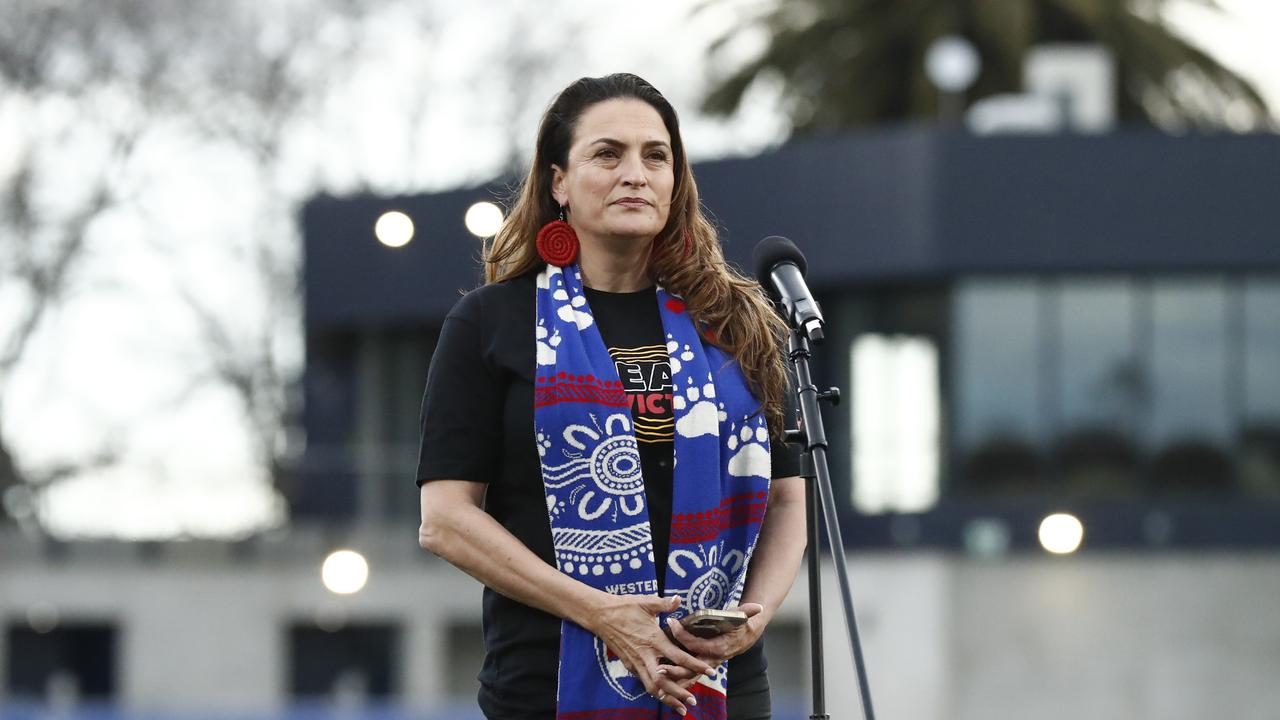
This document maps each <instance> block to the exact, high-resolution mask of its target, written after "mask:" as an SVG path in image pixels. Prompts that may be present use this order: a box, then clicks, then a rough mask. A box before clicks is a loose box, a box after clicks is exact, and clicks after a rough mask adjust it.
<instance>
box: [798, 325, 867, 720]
mask: <svg viewBox="0 0 1280 720" xmlns="http://www.w3.org/2000/svg"><path fill="white" fill-rule="evenodd" d="M807 330H808V328H803V329H802V328H792V330H791V339H790V341H789V342H788V343H787V356H788V358H789V359H790V361H791V364H792V365H793V366H794V367H795V372H796V386H797V390H796V395H797V396H798V398H799V400H800V427H799V429H796V430H788V431H787V433H786V434H787V442H788V443H794V444H802V445H804V453H803V454H802V456H801V475H802V476H803V477H804V478H805V499H806V513H805V515H806V520H807V525H808V533H809V550H808V555H809V557H808V563H809V649H810V652H811V653H812V663H813V665H812V666H813V714H811V715H810V716H809V718H810V720H827V719H828V718H830V715H828V714H827V711H826V681H825V677H824V673H825V670H824V667H823V659H822V579H821V573H822V568H821V563H820V559H819V557H818V555H819V544H818V543H819V538H818V509H819V507H821V509H822V514H823V519H824V521H825V525H826V527H827V541H828V545H829V546H830V548H831V555H832V559H833V560H834V562H835V566H836V577H837V578H838V580H839V582H840V600H841V601H842V603H843V609H844V622H845V627H846V628H847V629H848V631H849V646H850V648H851V650H852V652H853V666H854V670H855V671H856V672H857V674H858V695H859V698H860V699H861V701H862V717H863V718H865V720H875V711H874V710H873V709H872V707H871V688H870V686H869V685H868V683H867V672H866V667H865V663H864V661H863V658H862V643H861V641H860V640H859V638H858V620H857V618H856V617H855V616H854V613H853V600H852V596H851V594H850V591H849V572H848V568H847V566H846V563H845V558H844V541H843V540H842V539H841V537H840V521H839V519H838V518H837V517H836V504H835V496H834V495H833V493H832V491H831V472H830V470H829V469H828V468H827V435H826V430H825V429H824V427H823V424H822V411H821V409H820V406H819V403H820V402H827V403H831V404H832V405H835V404H838V403H839V402H840V390H839V389H838V388H828V389H826V390H818V388H817V386H815V385H814V384H813V379H812V377H811V376H810V373H809V359H810V357H812V355H811V353H810V352H809V337H808V335H807ZM815 338H816V339H818V340H819V341H820V340H821V335H820V334H816V335H815Z"/></svg>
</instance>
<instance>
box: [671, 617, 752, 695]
mask: <svg viewBox="0 0 1280 720" xmlns="http://www.w3.org/2000/svg"><path fill="white" fill-rule="evenodd" d="M736 609H737V610H740V611H742V612H744V613H746V614H747V621H746V622H745V623H743V624H742V625H739V626H738V627H736V628H734V629H733V630H730V631H729V632H727V633H722V634H720V635H717V636H715V637H710V638H700V637H698V636H697V635H694V634H693V633H691V632H689V631H688V630H686V629H685V627H684V625H681V624H680V622H679V621H678V620H675V619H669V620H668V621H667V628H668V629H669V630H670V634H671V637H672V639H673V640H675V641H676V643H678V644H679V645H680V646H681V647H683V648H684V649H686V650H688V651H689V652H690V653H691V654H693V655H696V656H697V657H698V658H699V659H700V660H706V661H707V662H708V663H710V664H711V665H712V666H718V665H720V664H721V663H723V662H724V661H726V660H728V659H729V658H732V657H736V656H738V655H741V654H742V653H744V652H746V651H747V650H750V649H751V646H753V645H755V644H756V641H757V640H759V639H760V635H761V634H763V633H764V627H765V625H766V624H768V622H769V621H768V618H767V617H766V616H765V614H764V606H763V605H761V604H760V603H743V604H741V605H739V606H738V607H737V608H736ZM662 667H664V668H666V672H667V676H668V677H670V678H671V679H673V680H675V681H677V682H678V683H680V684H681V685H682V686H686V681H687V684H688V685H692V684H693V681H695V680H697V676H696V675H695V674H694V673H692V672H691V671H689V670H687V669H686V668H683V667H680V666H678V665H663V666H662Z"/></svg>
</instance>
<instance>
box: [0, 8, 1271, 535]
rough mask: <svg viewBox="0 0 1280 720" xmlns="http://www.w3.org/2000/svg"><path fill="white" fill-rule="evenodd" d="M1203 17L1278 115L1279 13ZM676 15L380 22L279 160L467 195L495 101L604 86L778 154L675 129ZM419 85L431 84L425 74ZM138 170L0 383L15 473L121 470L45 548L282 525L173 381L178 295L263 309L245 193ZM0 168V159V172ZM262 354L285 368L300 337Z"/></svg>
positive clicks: (751, 116) (709, 28)
mask: <svg viewBox="0 0 1280 720" xmlns="http://www.w3.org/2000/svg"><path fill="white" fill-rule="evenodd" d="M1221 4H1222V5H1223V7H1225V8H1227V9H1228V11H1229V12H1230V13H1231V15H1230V16H1228V17H1217V16H1215V15H1214V14H1212V13H1209V12H1206V11H1204V10H1203V9H1201V8H1198V7H1196V6H1194V4H1193V3H1190V2H1188V3H1186V4H1185V5H1184V6H1182V7H1180V8H1178V9H1177V10H1176V11H1175V13H1174V15H1173V17H1174V19H1175V21H1176V22H1177V23H1178V24H1179V26H1180V27H1182V28H1184V29H1185V30H1186V32H1187V33H1188V34H1189V35H1191V36H1192V37H1193V38H1195V39H1197V40H1199V41H1200V42H1202V43H1203V44H1204V45H1206V46H1207V47H1209V48H1211V49H1212V51H1213V52H1214V54H1216V55H1217V56H1218V57H1219V58H1220V59H1221V60H1222V61H1224V62H1225V63H1226V64H1228V65H1229V66H1231V67H1233V68H1235V69H1237V70H1239V71H1240V72H1241V73H1243V74H1245V75H1246V76H1248V77H1251V78H1252V79H1254V80H1255V81H1256V82H1257V83H1258V84H1259V85H1260V87H1261V88H1262V90H1263V92H1264V93H1265V94H1266V95H1267V96H1268V98H1269V99H1270V100H1271V102H1272V103H1273V104H1274V105H1276V106H1280V50H1277V48H1280V44H1277V43H1276V42H1275V37H1276V36H1277V32H1278V31H1280V2H1275V1H1274V0H1221ZM444 5H445V4H443V3H441V6H444ZM521 5H522V4H520V3H518V2H517V3H515V4H514V6H516V7H520V6H521ZM690 5H691V3H688V2H671V3H650V4H647V5H645V7H644V10H643V12H642V13H640V14H639V15H637V13H636V11H635V10H634V9H631V7H630V6H624V5H620V4H617V3H597V2H585V1H582V2H564V3H561V4H560V5H558V6H557V7H560V8H561V9H562V10H563V17H564V19H563V23H564V26H565V27H576V28H577V31H576V32H574V33H573V36H574V42H572V43H569V42H566V39H565V37H563V36H561V35H560V34H558V33H557V30H558V28H559V27H561V26H560V25H558V24H557V23H544V22H539V23H532V22H530V23H527V24H526V27H528V28H538V29H537V30H534V29H530V30H528V32H527V33H521V34H518V35H512V34H511V33H510V32H509V31H508V30H507V29H506V28H502V27H498V26H496V24H495V18H496V17H497V15H495V14H494V13H492V12H478V11H477V10H476V8H475V6H474V5H473V4H470V3H453V4H449V6H450V7H452V9H451V10H442V12H447V13H452V15H450V16H448V17H447V18H445V19H446V20H447V22H448V25H447V27H449V29H450V32H449V33H447V34H446V35H444V36H442V37H439V38H436V39H435V40H433V41H432V42H430V43H424V42H423V41H422V38H420V37H416V36H415V35H414V34H412V33H411V32H409V28H410V26H409V25H408V24H406V23H404V22H400V21H399V20H400V19H398V18H397V16H396V15H395V14H394V13H390V14H388V15H387V16H386V17H384V18H382V19H381V20H380V21H379V22H378V23H377V24H376V25H375V26H374V28H373V31H374V32H376V33H378V34H379V36H380V38H381V39H380V42H379V43H378V44H377V51H376V52H373V53H371V54H369V55H368V56H366V57H365V58H363V60H362V62H361V65H360V67H359V69H358V70H357V71H356V73H355V75H354V77H355V80H354V82H352V83H350V84H348V85H345V86H343V88H342V92H341V93H340V94H338V95H336V96H335V97H334V98H333V102H332V103H331V105H330V106H329V107H328V108H327V109H326V111H325V112H324V113H323V114H322V116H320V117H317V118H316V120H315V122H314V123H313V124H312V125H311V126H310V127H309V128H307V130H306V132H302V133H299V136H298V138H297V139H296V142H295V144H294V145H293V146H292V147H291V148H290V152H292V153H294V154H295V155H296V157H297V158H298V159H297V161H296V172H297V175H298V178H299V180H298V183H299V185H300V186H301V185H303V184H305V183H304V180H303V179H302V178H305V177H310V176H311V174H312V173H313V171H314V172H318V173H319V175H320V176H321V178H322V179H323V184H324V186H325V187H326V188H327V189H328V190H330V191H332V192H336V193H343V192H350V191H352V190H354V189H356V188H357V187H358V183H360V182H363V183H366V184H368V185H369V186H370V187H372V188H373V189H374V190H376V191H379V192H384V193H402V192H419V191H432V190H440V189H445V188H448V187H451V186H456V185H462V184H470V183H474V182H477V181H481V180H485V179H487V178H489V177H491V176H492V175H493V173H495V172H496V171H497V170H498V169H500V168H501V167H502V166H503V163H504V162H505V161H506V159H507V158H508V157H509V155H510V153H511V151H512V150H511V140H512V138H511V137H510V129H509V127H508V124H507V122H506V121H505V120H504V119H503V112H504V111H503V110H502V108H503V102H505V100H504V98H506V97H507V96H508V95H509V94H510V92H511V91H512V89H513V88H515V89H517V90H520V91H521V92H525V93H527V97H528V98H529V101H528V102H527V107H526V108H525V111H524V112H523V113H522V114H521V121H520V122H518V123H517V124H518V125H522V126H524V128H525V131H524V132H522V133H521V134H523V136H524V137H523V139H522V142H523V143H524V144H525V145H531V143H532V138H533V134H534V126H535V124H536V121H537V116H538V113H539V112H540V111H541V109H542V107H544V106H545V104H546V102H547V101H549V99H550V98H551V96H552V94H554V92H555V91H556V90H557V89H559V88H560V87H563V86H564V85H565V84H566V83H568V82H570V81H572V80H573V79H575V78H577V77H580V76H583V75H602V74H606V73H610V72H616V71H620V70H627V71H631V72H636V73H637V74H640V75H642V76H644V77H646V78H647V79H649V80H650V81H651V82H653V83H654V84H655V85H656V86H657V87H658V88H659V89H661V90H662V91H663V92H664V93H665V94H666V95H667V96H668V97H669V98H670V99H671V100H672V102H673V104H674V105H675V106H676V107H677V109H678V110H680V111H681V113H682V121H683V125H684V131H685V138H686V142H687V144H688V146H689V148H690V154H691V155H692V156H694V157H695V159H697V158H708V157H715V156H722V155H725V154H751V153H755V152H759V151H760V150H762V149H764V148H767V147H769V146H771V145H773V144H776V143H777V142H780V141H781V140H782V139H783V138H784V136H785V132H786V125H785V122H784V121H783V119H782V118H781V117H780V115H779V113H778V111H777V109H776V106H775V105H774V103H773V102H772V100H773V96H772V94H771V92H770V91H769V89H767V88H765V89H762V90H760V91H759V92H757V93H755V94H754V95H753V96H752V97H750V98H749V99H748V102H747V104H746V106H745V107H744V109H743V112H742V113H740V115H739V116H738V117H737V118H734V119H732V120H730V121H709V120H706V119H704V118H699V117H698V116H697V115H696V114H695V113H694V109H695V108H696V105H697V100H698V98H699V96H700V93H701V92H702V90H703V87H704V80H705V70H704V67H703V65H704V63H703V48H704V47H705V44H706V42H707V40H708V39H709V38H710V37H712V36H714V35H715V34H716V31H717V30H718V28H719V27H720V24H721V23H723V21H724V18H723V17H720V16H706V17H703V18H701V19H699V20H698V21H694V22H690V21H689V20H688V19H687V17H686V16H687V8H688V7H690ZM523 7H525V8H526V9H524V10H523V12H525V13H531V12H538V13H539V17H541V18H544V19H545V18H546V17H548V16H549V15H554V14H555V13H548V12H547V11H546V7H547V6H546V5H544V4H538V6H537V7H533V6H532V4H523ZM529 8H532V9H529ZM530 17H532V16H530ZM575 23H576V25H574V24H575ZM517 37H518V38H519V42H527V43H529V44H530V47H532V48H538V47H545V48H549V49H550V50H551V51H552V53H553V57H554V62H553V63H552V64H551V65H550V66H549V67H548V68H546V71H545V74H544V75H543V76H541V77H534V78H532V79H529V80H528V82H526V83H524V84H521V83H514V84H513V83H512V82H511V81H510V79H509V78H507V77H505V76H504V73H503V68H502V67H500V66H498V65H497V64H496V62H495V58H498V57H501V56H502V53H503V49H504V43H509V42H514V41H516V40H515V38H517ZM761 41H762V39H761V38H744V39H743V40H742V41H741V42H740V43H739V44H738V46H737V47H736V48H735V52H736V53H738V54H740V55H741V54H747V53H750V52H752V51H753V50H754V49H755V48H758V47H759V43H760V42H761ZM442 59H447V62H443V61H442ZM433 61H434V62H433ZM423 67H429V68H431V69H430V70H428V71H426V72H425V74H424V71H423V69H422V68H423ZM423 83H426V84H427V85H426V87H427V88H429V90H428V92H429V95H430V98H431V100H432V102H433V103H435V104H434V105H433V107H449V111H447V112H445V111H439V110H430V109H428V110H427V111H425V113H424V114H423V115H422V117H423V118H425V122H414V121H413V118H411V117H409V115H410V114H409V113H406V112H405V111H404V107H405V103H406V93H405V90H404V88H405V87H406V86H412V87H423V85H422V84H423ZM459 98H461V99H465V102H463V103H458V102H457V99H459ZM65 112H71V113H74V112H75V109H74V108H69V109H66V110H65ZM19 117H20V108H18V109H15V108H14V107H11V106H7V105H0V135H3V134H5V131H6V130H7V129H12V128H14V127H16V126H15V125H14V124H15V123H18V122H20V120H19V119H18V118H19ZM10 150H11V148H10ZM527 150H528V147H526V148H524V151H527ZM151 152H152V153H153V155H154V168H155V170H154V173H153V175H152V177H151V178H150V181H149V185H148V186H147V187H148V191H147V194H146V198H145V201H144V203H143V206H142V208H141V210H140V211H134V212H127V213H120V214H118V215H114V216H111V217H108V218H106V219H105V220H104V222H102V223H99V225H98V226H97V227H95V231H94V237H93V248H94V251H93V252H94V257H93V262H91V263H90V264H89V265H88V267H87V269H86V271H85V273H84V276H83V277H81V278H79V282H80V285H79V286H80V287H82V288H83V289H82V290H81V291H80V292H78V293H77V294H76V295H74V296H73V297H72V298H71V299H70V300H69V301H68V302H67V303H66V305H65V308H64V309H63V310H61V311H59V312H57V313H55V314H54V316H53V317H52V318H50V320H49V322H47V323H45V325H44V326H43V327H42V329H41V331H40V333H39V335H38V336H37V338H36V339H35V342H34V345H33V349H32V352H31V353H30V355H29V356H28V358H27V359H26V361H25V362H24V364H23V365H22V366H21V367H20V368H19V369H18V371H17V372H16V374H15V377H14V378H13V382H11V383H10V385H9V387H10V388H11V395H10V397H8V398H7V402H6V405H5V408H4V412H5V417H4V423H3V427H5V428H6V431H7V432H8V433H9V436H10V439H11V441H12V442H13V444H14V445H15V446H16V447H17V448H18V450H19V452H20V453H21V457H22V460H23V462H24V463H30V464H35V465H46V464H48V463H51V462H56V461H58V460H59V459H60V458H65V457H76V456H79V455H81V454H84V453H87V452H90V451H92V449H93V448H95V447H98V446H100V445H101V444H102V443H103V442H104V440H106V439H108V438H121V439H123V440H124V441H125V445H126V462H125V463H123V464H121V465H120V466H119V467H116V468H113V469H111V470H108V471H103V472H100V473H94V474H91V475H87V476H84V477H81V478H79V479H76V480H72V481H69V482H66V483H64V484H62V485H60V486H59V487H58V488H57V489H56V490H55V491H53V492H51V493H49V494H48V495H47V496H46V497H45V498H44V502H43V507H42V512H43V514H44V517H45V519H46V522H47V524H48V526H49V527H50V528H51V529H52V530H53V531H54V532H55V533H56V534H59V535H63V536H73V535H90V536H103V535H111V536H121V537H132V538H142V537H172V536H181V535H187V534H189V535H220V536H225V535H235V534H240V533H245V532H248V531H251V530H253V529H255V528H261V527H265V526H270V525H273V524H277V523H279V522H281V520H282V519H283V514H282V512H283V509H282V508H281V507H280V505H279V503H278V502H277V501H276V500H275V499H274V498H273V497H272V494H271V493H270V492H269V490H268V489H267V487H266V484H265V481H264V479H263V477H262V476H261V474H260V472H259V471H258V470H256V469H255V467H254V463H253V461H252V458H251V454H250V447H249V443H248V439H247V434H246V432H245V428H244V427H243V423H242V422H241V421H240V420H239V417H240V415H239V410H238V407H237V405H236V401H235V398H234V397H233V396H232V395H231V394H230V393H228V392H226V391H225V390H223V389H221V388H219V387H217V386H214V385H204V386H200V387H198V388H197V389H196V390H195V391H193V392H190V393H186V392H184V388H185V386H186V384H187V383H188V382H189V380H190V377H191V372H190V369H191V368H192V367H198V366H199V364H200V363H201V362H202V361H203V358H201V357H200V356H199V354H198V349H199V347H200V344H201V343H200V340H199V338H198V337H197V336H196V334H195V328H194V327H193V324H192V322H191V318H190V316H189V315H188V314H186V313H185V312H184V311H183V310H182V309H181V308H180V307H179V306H178V303H176V301H175V288H176V287H177V286H178V285H182V286H186V287H191V288H194V291H195V292H197V293H199V294H200V295H201V296H202V297H204V298H207V299H209V300H211V301H213V302H218V303H230V304H231V306H243V307H244V308H245V312H246V314H247V315H252V314H253V313H254V312H261V311H263V308H261V307H258V306H256V305H255V303H260V302H262V299H261V298H259V297H255V295H254V291H253V284H252V283H251V282H249V281H248V280H247V279H245V278H243V277H241V276H240V275H239V274H238V273H240V272H242V270H240V269H238V268H237V267H235V266H234V264H232V263H228V262H227V261H226V253H227V238H228V237H234V236H236V235H237V233H238V232H239V231H238V229H237V228H238V227H240V226H243V225H244V223H247V222H249V221H250V220H251V219H252V218H254V217H255V214H254V212H253V209H254V207H255V203H256V202H258V199H257V197H256V194H255V192H254V185H253V183H254V182H255V180H254V177H253V175H252V173H251V172H250V171H249V169H247V168H246V166H245V164H244V163H243V162H240V161H238V160H236V158H234V157H228V156H227V155H226V154H225V153H221V152H219V149H218V148H216V147H208V146H202V145H195V144H191V143H187V142H184V141H182V140H181V139H174V140H173V141H172V143H171V144H170V145H168V146H157V147H156V148H154V149H152V150H151ZM4 155H5V148H4V147H3V145H2V144H0V169H2V168H3V164H4ZM406 157H409V158H415V160H414V161H412V162H406V161H405V158H406ZM175 158H176V160H175ZM69 182H70V180H69ZM154 233H165V234H171V236H173V237H181V238H182V251H181V252H180V253H179V256H178V257H176V258H175V257H165V256H160V255H158V254H157V252H156V249H155V244H154V243H150V242H147V241H145V240H144V239H143V238H145V237H146V236H147V235H148V234H154ZM0 321H3V318H2V317H0ZM281 343H282V346H283V347H284V349H285V352H286V355H287V356H289V357H292V358H293V360H294V362H300V359H301V357H300V355H301V343H300V335H298V334H294V335H293V336H291V337H286V338H282V339H281ZM832 381H833V382H836V383H837V384H839V382H840V380H839V379H834V378H833V379H832ZM419 391H420V388H407V389H406V392H414V393H417V392H419ZM408 482H409V479H408V478H406V483H408Z"/></svg>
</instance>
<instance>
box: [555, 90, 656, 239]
mask: <svg viewBox="0 0 1280 720" xmlns="http://www.w3.org/2000/svg"><path fill="white" fill-rule="evenodd" d="M551 167H552V170H553V173H554V174H553V177H552V181H551V192H552V195H553V196H554V197H555V199H556V202H558V203H560V204H561V205H563V206H567V212H568V217H569V221H570V223H571V224H572V225H573V227H574V230H575V231H577V233H578V234H579V236H582V237H585V238H588V239H591V240H607V239H610V238H642V239H646V240H647V239H651V238H653V237H654V236H655V235H657V234H658V232H659V231H661V230H662V228H663V227H664V226H665V225H666V224H667V216H668V215H669V214H670V212H671V191H672V188H673V187H674V186H675V170H674V154H673V153H672V150H671V136H670V134H669V133H667V128H666V125H664V124H663V123H662V117H661V116H660V115H658V111H656V110H654V109H653V107H652V106H650V105H649V104H648V103H646V102H644V101H642V100H635V99H632V98H625V99H622V98H619V99H614V100H605V101H603V102H599V103H596V104H595V105H592V106H591V107H589V108H587V109H586V110H585V111H584V112H583V113H582V115H581V117H579V118H578V126H577V128H576V129H575V131H574V134H573V141H572V143H571V144H570V146H569V157H568V162H567V163H566V167H563V168H561V167H560V166H558V165H552V166H551Z"/></svg>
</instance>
